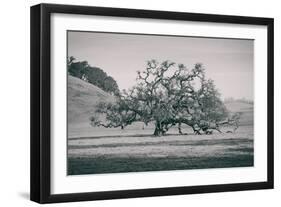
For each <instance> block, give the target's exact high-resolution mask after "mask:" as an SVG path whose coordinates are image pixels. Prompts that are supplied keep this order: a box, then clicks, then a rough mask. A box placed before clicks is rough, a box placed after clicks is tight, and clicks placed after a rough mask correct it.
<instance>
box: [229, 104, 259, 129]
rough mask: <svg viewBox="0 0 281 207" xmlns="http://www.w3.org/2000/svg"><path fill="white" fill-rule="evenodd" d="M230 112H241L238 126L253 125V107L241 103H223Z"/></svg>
mask: <svg viewBox="0 0 281 207" xmlns="http://www.w3.org/2000/svg"><path fill="white" fill-rule="evenodd" d="M225 105H226V108H227V109H228V110H229V111H230V112H241V113H242V115H241V118H240V125H242V126H247V125H253V124H254V105H253V104H249V103H244V102H241V101H232V102H227V103H225Z"/></svg>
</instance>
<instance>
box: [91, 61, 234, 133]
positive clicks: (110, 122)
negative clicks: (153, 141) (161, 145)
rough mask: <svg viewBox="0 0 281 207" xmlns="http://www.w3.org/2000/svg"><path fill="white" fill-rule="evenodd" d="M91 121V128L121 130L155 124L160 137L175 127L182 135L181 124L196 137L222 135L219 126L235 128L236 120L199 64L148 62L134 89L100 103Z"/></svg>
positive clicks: (139, 72)
mask: <svg viewBox="0 0 281 207" xmlns="http://www.w3.org/2000/svg"><path fill="white" fill-rule="evenodd" d="M90 120H91V124H92V125H93V126H103V127H106V128H111V127H121V128H122V129H123V128H124V127H125V126H127V125H130V124H132V123H134V122H143V123H145V124H146V125H147V124H148V123H154V125H155V130H154V135H156V136H161V135H164V134H165V133H166V132H167V131H168V130H169V128H171V127H172V126H175V125H177V126H178V130H179V133H180V134H182V130H181V126H182V125H183V124H186V125H188V126H190V127H191V128H192V129H193V131H194V133H196V134H202V133H205V134H209V133H212V131H213V130H217V131H219V132H221V130H220V126H222V125H235V126H236V125H237V123H238V120H239V117H238V116H237V115H235V116H233V117H229V114H228V112H227V110H226V107H225V106H224V104H223V102H222V101H221V99H220V94H219V92H218V91H217V89H216V88H215V84H214V81H213V80H210V79H206V77H205V70H204V68H203V66H202V64H199V63H198V64H195V65H194V67H193V68H191V69H188V68H187V67H186V66H184V65H183V64H178V65H176V64H175V63H174V62H170V61H164V62H162V63H158V62H157V61H156V60H151V61H148V62H147V66H146V69H145V70H144V71H138V72H137V83H136V85H135V86H134V87H132V88H131V89H130V90H127V91H126V90H124V91H123V92H122V93H119V94H117V96H116V99H115V101H114V102H112V103H100V104H99V105H98V107H97V110H96V113H95V115H94V116H93V117H91V118H90ZM237 127H238V125H237Z"/></svg>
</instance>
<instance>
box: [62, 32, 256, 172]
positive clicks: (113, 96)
mask: <svg viewBox="0 0 281 207" xmlns="http://www.w3.org/2000/svg"><path fill="white" fill-rule="evenodd" d="M66 73H67V174H68V175H83V174H105V173H130V172H146V171H150V172H151V171H170V170H195V169H209V168H234V167H235V168H238V167H239V168H242V167H254V105H255V103H254V40H253V39H234V38H215V37H194V36H174V35H170V36H169V35H156V34H130V33H109V32H96V31H72V30H69V31H67V71H66Z"/></svg>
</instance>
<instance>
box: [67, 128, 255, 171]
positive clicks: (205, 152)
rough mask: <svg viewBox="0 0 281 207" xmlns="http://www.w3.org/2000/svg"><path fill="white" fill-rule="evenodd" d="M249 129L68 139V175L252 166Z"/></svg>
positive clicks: (251, 134) (251, 143)
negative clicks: (231, 132) (230, 132)
mask: <svg viewBox="0 0 281 207" xmlns="http://www.w3.org/2000/svg"><path fill="white" fill-rule="evenodd" d="M253 164H254V160H253V129H252V127H246V126H244V127H241V128H239V130H238V131H237V133H235V134H219V133H217V134H213V135H192V134H189V135H176V134H168V135H166V136H163V137H154V136H150V135H143V136H139V135H129V134H128V135H122V136H119V137H118V136H117V137H116V136H104V137H85V138H72V139H69V143H68V174H69V175H78V174H93V173H117V172H140V171H159V170H161V171H162V170H183V169H204V168H223V167H245V166H253Z"/></svg>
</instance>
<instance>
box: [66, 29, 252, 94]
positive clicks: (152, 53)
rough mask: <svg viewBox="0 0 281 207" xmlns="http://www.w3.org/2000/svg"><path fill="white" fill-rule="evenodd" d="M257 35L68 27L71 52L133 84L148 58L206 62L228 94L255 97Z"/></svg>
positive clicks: (121, 85)
mask: <svg viewBox="0 0 281 207" xmlns="http://www.w3.org/2000/svg"><path fill="white" fill-rule="evenodd" d="M253 49H254V41H253V40H238V39H214V38H194V37H172V36H151V35H135V34H114V33H95V32H68V56H74V57H75V58H76V59H77V60H81V61H82V60H86V61H88V63H89V64H90V65H92V66H96V67H99V68H101V69H103V70H104V71H105V72H106V73H107V74H108V75H110V76H112V77H113V78H114V79H115V80H116V81H117V83H118V85H119V88H120V89H128V88H130V87H131V86H133V85H134V84H135V82H136V76H137V73H136V71H137V70H140V71H142V70H144V69H145V66H146V61H147V60H150V59H156V60H157V61H159V62H162V61H165V60H170V61H173V62H176V63H183V64H184V65H186V66H187V68H192V67H193V65H194V64H195V63H203V65H204V67H205V69H206V77H207V78H211V79H213V80H214V81H215V84H216V86H217V88H218V90H219V91H220V93H221V94H222V96H223V98H226V97H234V98H243V97H244V98H247V99H253V86H254V82H253V75H254V65H253V60H254V54H253Z"/></svg>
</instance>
